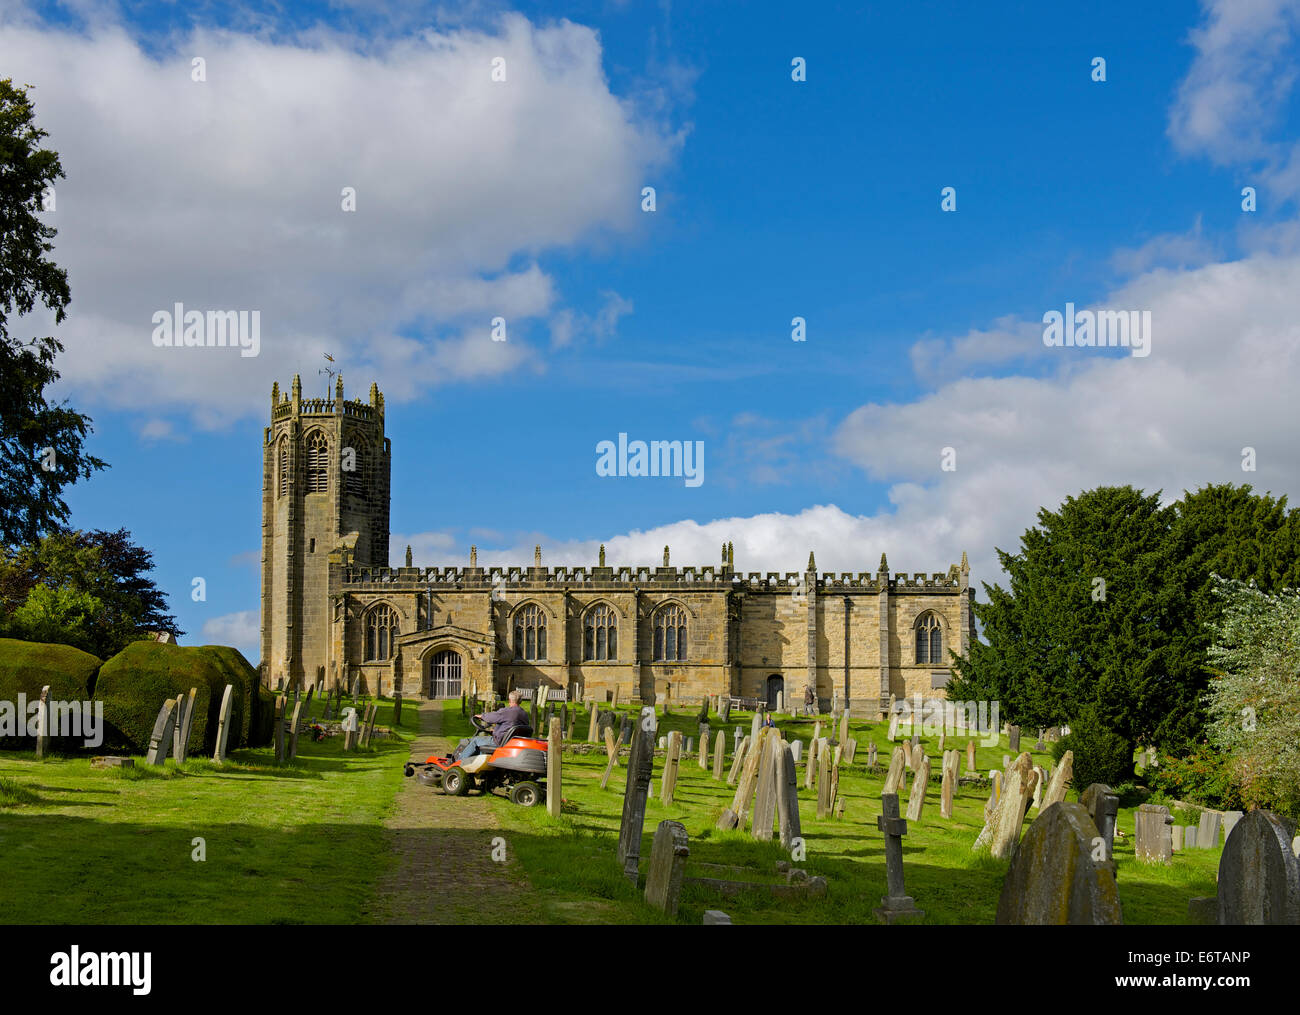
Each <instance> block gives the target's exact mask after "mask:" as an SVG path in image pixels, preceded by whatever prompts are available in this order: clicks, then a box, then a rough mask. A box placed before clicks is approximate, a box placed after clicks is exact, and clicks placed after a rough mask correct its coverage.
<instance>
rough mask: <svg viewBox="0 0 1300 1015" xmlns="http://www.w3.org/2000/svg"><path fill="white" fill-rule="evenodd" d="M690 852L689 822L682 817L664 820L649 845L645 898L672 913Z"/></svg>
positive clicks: (675, 909) (675, 911) (660, 908)
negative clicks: (687, 826)
mask: <svg viewBox="0 0 1300 1015" xmlns="http://www.w3.org/2000/svg"><path fill="white" fill-rule="evenodd" d="M690 855H691V850H690V846H689V845H688V840H687V837H686V826H685V825H683V824H682V823H681V822H680V821H666V820H665V821H661V822H659V827H658V828H656V829H655V837H654V841H653V843H652V845H651V846H650V869H649V871H648V872H647V873H646V879H645V900H646V902H647V903H648V904H649V905H651V906H653V907H654V908H655V909H658V910H660V911H661V912H664V913H667V914H668V915H669V916H673V915H675V914H676V913H677V902H678V899H679V898H680V896H681V893H682V875H683V874H684V873H685V870H686V858H687V857H688V856H690Z"/></svg>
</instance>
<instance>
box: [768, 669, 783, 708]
mask: <svg viewBox="0 0 1300 1015" xmlns="http://www.w3.org/2000/svg"><path fill="white" fill-rule="evenodd" d="M784 690H785V678H784V677H782V676H781V674H779V673H773V674H772V675H771V676H770V677H768V678H767V710H768V711H769V712H775V711H776V696H777V695H778V694H780V693H781V692H783V691H784Z"/></svg>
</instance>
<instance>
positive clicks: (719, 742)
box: [713, 730, 727, 781]
mask: <svg viewBox="0 0 1300 1015" xmlns="http://www.w3.org/2000/svg"><path fill="white" fill-rule="evenodd" d="M726 754H727V734H725V733H724V732H722V730H718V732H717V733H715V734H714V736H713V778H714V780H715V781H721V779H722V766H723V765H724V764H725V763H726Z"/></svg>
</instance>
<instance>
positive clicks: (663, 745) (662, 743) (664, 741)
mask: <svg viewBox="0 0 1300 1015" xmlns="http://www.w3.org/2000/svg"><path fill="white" fill-rule="evenodd" d="M659 750H661V751H666V750H668V738H667V737H666V736H663V737H660V738H659Z"/></svg>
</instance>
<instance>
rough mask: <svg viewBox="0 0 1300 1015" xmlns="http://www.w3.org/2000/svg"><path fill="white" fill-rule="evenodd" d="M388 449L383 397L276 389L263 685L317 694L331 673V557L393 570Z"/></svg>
mask: <svg viewBox="0 0 1300 1015" xmlns="http://www.w3.org/2000/svg"><path fill="white" fill-rule="evenodd" d="M390 465H391V446H390V443H389V441H388V439H387V438H386V437H385V436H384V396H383V395H382V394H380V392H379V388H378V386H377V385H375V384H371V385H370V400H369V403H368V404H367V403H365V402H361V401H359V400H353V401H345V400H344V398H343V378H342V376H340V377H339V378H338V379H337V383H336V384H335V387H334V398H333V399H328V398H309V399H304V398H303V397H302V381H301V380H300V378H299V377H298V376H297V375H296V374H295V375H294V378H293V388H292V391H291V393H290V394H286V395H284V396H283V398H282V397H281V394H280V385H279V383H278V382H277V383H275V384H273V385H272V386H271V425H270V426H269V427H267V428H266V430H265V433H264V437H263V442H262V618H261V620H262V661H263V665H264V666H265V669H266V673H265V679H266V680H267V681H268V683H269V685H270V686H271V687H275V686H276V684H277V682H278V681H279V678H281V677H284V678H285V683H286V685H288V686H292V685H293V684H295V683H297V684H299V685H300V686H302V687H310V686H311V685H313V684H315V683H318V682H320V681H321V679H322V678H323V677H324V678H326V679H328V680H330V681H332V680H333V678H335V677H336V676H337V675H336V674H328V675H327V674H326V672H325V668H326V667H327V665H329V662H328V660H329V639H330V623H331V612H332V606H331V603H330V597H329V555H330V552H331V551H332V550H334V549H335V548H336V547H338V546H339V545H340V544H347V545H348V546H349V547H350V549H351V550H352V554H353V558H354V559H355V560H356V561H357V562H358V563H364V564H371V565H379V566H386V565H387V564H388V501H389V471H390Z"/></svg>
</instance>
